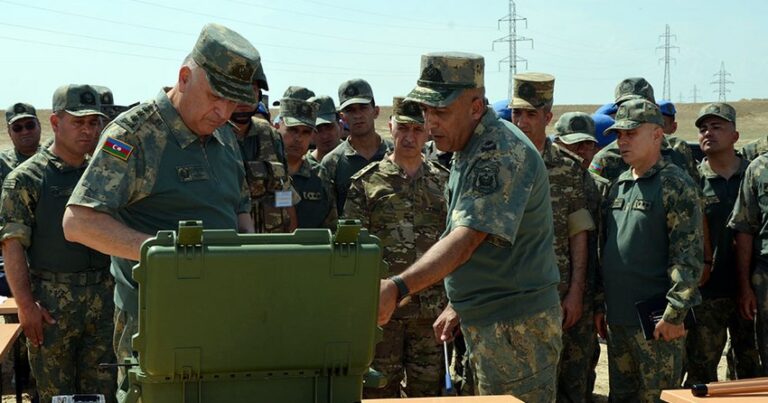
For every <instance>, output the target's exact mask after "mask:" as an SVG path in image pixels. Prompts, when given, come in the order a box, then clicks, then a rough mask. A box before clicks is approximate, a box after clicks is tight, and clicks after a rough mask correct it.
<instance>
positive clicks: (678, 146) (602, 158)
mask: <svg viewBox="0 0 768 403" xmlns="http://www.w3.org/2000/svg"><path fill="white" fill-rule="evenodd" d="M661 156H662V157H663V158H664V159H665V160H667V161H669V162H670V163H673V164H675V165H677V166H679V167H680V168H682V169H683V170H684V171H685V172H687V173H688V175H690V176H691V178H692V179H693V180H694V181H695V182H697V183H698V181H699V171H698V170H697V169H696V160H694V159H693V153H692V152H691V148H690V147H688V144H686V142H685V141H682V140H680V139H678V138H677V137H674V136H670V135H666V134H665V135H664V138H663V139H662V141H661ZM627 169H629V165H628V164H627V163H626V162H624V160H623V159H622V158H621V153H620V152H619V145H618V142H616V141H614V142H613V143H611V144H608V145H607V146H605V147H604V148H603V149H601V150H600V151H599V152H598V153H597V154H595V158H594V159H592V163H591V164H590V165H589V171H590V172H592V173H593V174H595V175H597V176H601V177H603V178H605V179H608V180H609V181H611V182H613V181H615V180H616V178H618V177H619V175H620V174H621V173H622V172H624V171H626V170H627Z"/></svg>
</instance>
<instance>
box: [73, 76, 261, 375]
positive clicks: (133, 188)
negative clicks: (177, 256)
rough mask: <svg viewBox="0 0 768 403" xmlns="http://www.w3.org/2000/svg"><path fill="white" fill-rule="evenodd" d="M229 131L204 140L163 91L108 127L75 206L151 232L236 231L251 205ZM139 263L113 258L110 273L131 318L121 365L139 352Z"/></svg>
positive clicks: (123, 336) (117, 299)
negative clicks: (199, 225)
mask: <svg viewBox="0 0 768 403" xmlns="http://www.w3.org/2000/svg"><path fill="white" fill-rule="evenodd" d="M227 133H228V132H222V131H221V129H217V130H215V131H214V132H213V135H212V136H206V137H204V138H203V137H200V136H197V135H196V134H194V133H192V132H191V131H190V130H189V128H187V126H185V125H184V122H183V121H182V119H181V116H179V114H178V112H177V111H176V109H175V108H174V107H173V105H172V104H171V102H170V100H169V99H168V96H167V95H166V94H165V92H163V91H161V92H160V93H159V94H158V95H157V97H156V98H155V99H154V100H153V101H151V102H148V103H143V104H140V105H138V106H136V107H134V108H132V109H130V110H129V111H127V112H125V113H123V114H121V115H120V116H119V117H118V118H117V119H115V120H114V121H112V123H110V124H109V126H107V127H106V128H105V129H104V131H103V132H102V136H101V140H100V143H99V146H98V148H97V151H96V153H95V155H94V157H93V159H92V160H91V163H90V165H89V166H88V168H87V169H86V170H85V173H84V174H83V177H82V179H81V180H80V182H79V183H78V184H77V186H76V187H75V190H74V192H73V193H72V197H71V198H70V200H69V204H70V205H78V206H85V207H89V208H92V209H94V210H96V211H99V212H103V213H106V214H109V215H112V216H114V217H115V218H116V219H117V220H119V221H120V222H122V223H124V224H125V225H127V226H128V227H130V228H133V229H135V230H137V231H141V232H143V233H146V234H155V233H157V231H159V230H175V229H176V228H178V223H179V221H181V220H202V221H203V223H204V224H205V226H206V228H222V229H225V228H226V229H236V228H237V215H238V214H240V213H247V212H249V211H250V199H249V196H248V188H247V186H246V183H245V172H244V170H243V162H242V158H241V156H240V151H239V148H238V145H237V141H236V140H235V137H234V136H232V135H231V134H229V135H228V134H227ZM214 196H215V197H214ZM135 264H136V262H135V261H131V260H128V259H123V258H118V257H113V258H112V265H111V269H110V271H111V272H112V275H113V276H114V277H115V280H116V285H115V305H116V308H117V309H118V310H119V311H124V312H125V314H123V313H122V312H118V313H117V314H116V316H117V317H120V318H123V319H124V320H125V321H126V322H125V323H121V324H116V326H115V328H116V330H117V329H120V328H125V329H126V333H127V334H115V340H116V341H118V342H120V341H122V344H120V349H119V350H118V351H117V355H118V359H121V360H122V359H123V358H126V357H128V356H130V354H131V345H130V337H131V336H132V335H133V333H134V332H135V327H136V319H137V314H138V293H137V286H136V282H135V281H133V277H132V274H131V273H132V272H131V270H132V268H133V266H134V265H135ZM118 344H119V343H118Z"/></svg>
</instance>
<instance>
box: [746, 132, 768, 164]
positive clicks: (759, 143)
mask: <svg viewBox="0 0 768 403" xmlns="http://www.w3.org/2000/svg"><path fill="white" fill-rule="evenodd" d="M766 151H768V136H763V137H760V138H759V139H757V140H752V141H750V142H749V143H747V144H745V145H744V147H741V150H739V154H741V156H742V157H744V158H745V159H746V160H747V161H754V160H755V158H757V157H758V156H760V155H762V154H764V153H765V152H766Z"/></svg>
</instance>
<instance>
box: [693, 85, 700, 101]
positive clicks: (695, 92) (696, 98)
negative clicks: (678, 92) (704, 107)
mask: <svg viewBox="0 0 768 403" xmlns="http://www.w3.org/2000/svg"><path fill="white" fill-rule="evenodd" d="M691 99H692V100H693V103H694V104H695V103H698V102H699V89H698V88H697V87H696V84H694V85H693V90H692V91H691Z"/></svg>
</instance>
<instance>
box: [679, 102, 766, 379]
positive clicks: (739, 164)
mask: <svg viewBox="0 0 768 403" xmlns="http://www.w3.org/2000/svg"><path fill="white" fill-rule="evenodd" d="M696 126H697V127H698V129H699V144H700V145H701V150H702V151H703V152H704V153H705V154H706V155H707V157H706V158H705V159H704V160H703V161H702V162H701V164H699V172H700V173H701V183H700V187H701V189H702V193H703V196H704V203H705V208H704V213H705V214H706V216H707V220H708V222H710V223H711V224H712V225H711V226H710V228H709V231H710V237H709V239H710V242H711V243H712V249H713V250H714V251H715V252H714V259H713V260H712V261H705V262H704V270H703V271H702V279H701V285H700V288H699V289H700V291H701V295H702V303H701V305H700V306H698V307H697V308H696V319H697V325H696V327H695V328H693V329H692V330H691V331H690V332H689V333H688V338H687V340H686V350H687V354H686V361H687V362H686V370H687V372H688V376H687V378H686V381H685V384H686V386H690V385H693V384H697V383H709V382H716V381H717V365H718V364H719V362H720V358H721V357H722V354H723V348H724V347H725V344H726V339H727V331H728V330H730V332H731V335H732V343H731V347H732V348H733V350H734V351H733V353H734V354H737V358H738V362H739V364H740V366H741V368H740V371H734V372H736V373H737V376H739V377H742V378H750V377H755V376H758V373H759V372H760V371H759V356H758V353H757V346H756V345H755V332H754V325H753V322H752V321H747V320H744V319H741V318H740V317H739V315H738V311H737V310H736V301H735V298H736V285H737V284H736V272H735V268H736V255H735V250H734V247H733V239H734V235H733V231H732V230H731V229H729V228H727V227H726V224H727V220H728V216H729V215H730V213H731V210H733V205H734V203H735V201H736V196H737V195H738V192H739V185H740V184H741V179H742V178H743V176H744V172H745V170H746V168H747V165H749V162H748V161H746V160H744V159H742V158H741V157H739V156H738V155H737V154H736V152H735V150H734V148H733V145H734V144H735V143H736V141H738V139H739V132H737V131H736V111H735V110H734V109H733V107H731V106H730V105H728V104H723V103H714V104H709V105H705V106H704V107H703V108H701V111H700V112H699V116H698V118H697V119H696ZM740 322H741V323H740ZM734 324H736V326H733V325H734ZM750 364H752V365H750ZM750 366H751V368H749V367H750Z"/></svg>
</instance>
